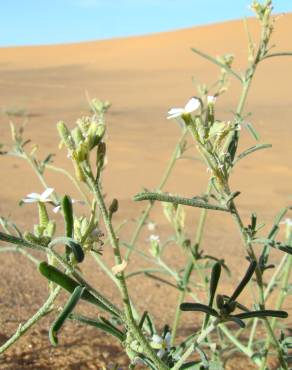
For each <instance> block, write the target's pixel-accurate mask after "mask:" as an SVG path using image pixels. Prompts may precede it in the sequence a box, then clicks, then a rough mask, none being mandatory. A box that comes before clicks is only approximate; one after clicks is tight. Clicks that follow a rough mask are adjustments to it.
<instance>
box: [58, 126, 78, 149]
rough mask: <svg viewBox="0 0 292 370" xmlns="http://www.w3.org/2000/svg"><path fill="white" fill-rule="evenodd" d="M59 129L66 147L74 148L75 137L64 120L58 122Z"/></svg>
mask: <svg viewBox="0 0 292 370" xmlns="http://www.w3.org/2000/svg"><path fill="white" fill-rule="evenodd" d="M57 130H58V132H59V135H60V137H61V139H62V142H64V144H65V145H66V147H67V148H68V149H70V150H74V149H75V144H74V141H73V138H72V136H71V132H70V130H69V129H68V127H67V126H66V125H65V123H64V122H63V121H60V122H58V123H57Z"/></svg>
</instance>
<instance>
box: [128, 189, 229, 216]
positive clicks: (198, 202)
mask: <svg viewBox="0 0 292 370" xmlns="http://www.w3.org/2000/svg"><path fill="white" fill-rule="evenodd" d="M141 200H150V201H155V200H158V201H160V202H168V203H175V204H183V205H185V206H190V207H197V208H205V209H212V210H214V211H223V212H230V210H229V209H228V208H226V207H223V206H219V205H218V206H217V205H213V204H210V203H208V202H205V201H204V200H203V199H202V198H199V197H194V198H183V197H176V196H173V195H168V194H162V193H151V192H147V193H140V194H137V195H135V196H134V201H136V202H137V201H141Z"/></svg>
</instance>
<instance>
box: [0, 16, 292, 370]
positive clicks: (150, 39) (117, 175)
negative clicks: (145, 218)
mask: <svg viewBox="0 0 292 370" xmlns="http://www.w3.org/2000/svg"><path fill="white" fill-rule="evenodd" d="M250 24H251V29H252V32H256V31H257V26H256V25H255V22H254V21H250ZM291 25H292V15H291V14H288V15H286V16H284V17H281V18H280V19H279V20H278V22H277V25H276V32H275V34H274V39H273V42H274V43H275V44H276V45H277V50H289V49H291V40H290V36H289V35H290V34H291ZM245 45H246V36H245V33H244V27H243V24H242V22H238V21H236V22H228V23H225V24H217V25H212V26H207V27H200V28H192V29H187V30H182V31H176V32H171V33H162V34H157V35H152V36H145V37H133V38H128V39H119V40H110V41H102V42H93V43H82V44H74V45H60V46H44V47H43V46H40V47H24V48H22V47H20V48H2V49H0V85H1V89H0V102H1V103H0V104H1V108H2V109H10V110H11V109H21V108H24V109H26V110H27V112H28V113H29V123H28V125H27V127H26V135H27V137H29V138H31V139H32V141H33V142H36V143H38V144H39V147H40V149H39V153H40V156H44V155H45V154H47V153H56V154H57V155H56V157H55V162H56V163H57V164H58V165H61V166H64V167H65V168H70V163H69V161H68V159H67V158H66V154H65V153H64V152H59V151H58V149H57V142H58V140H59V139H58V136H57V133H56V129H55V124H56V122H58V121H59V120H64V121H65V122H66V123H68V125H69V126H71V127H72V125H73V124H74V121H75V120H76V118H78V117H79V116H81V115H83V114H87V113H88V106H87V101H86V94H88V95H89V96H90V97H98V98H100V99H108V100H109V101H111V102H112V108H111V110H110V112H109V115H108V118H107V121H108V122H107V123H108V133H109V138H108V167H107V170H106V172H105V189H106V192H107V194H108V199H111V198H112V197H116V198H118V199H119V201H120V211H119V214H118V215H117V217H116V222H117V223H118V222H119V221H121V220H123V219H125V218H131V217H134V216H136V215H137V213H138V212H140V211H141V210H142V209H143V205H142V204H134V203H133V202H132V200H131V198H132V196H133V195H134V194H136V193H137V192H139V191H140V190H141V188H142V187H143V186H145V187H147V188H149V189H151V188H155V186H156V185H157V184H158V182H159V180H160V177H161V173H162V171H163V170H164V168H165V167H166V164H167V160H168V157H169V156H170V153H171V152H172V150H173V148H174V145H175V143H176V141H177V139H178V136H179V134H180V133H179V129H178V127H177V126H176V124H175V123H174V122H172V121H167V120H166V118H165V117H166V112H167V110H168V108H169V107H172V106H183V105H184V104H185V102H186V101H187V99H188V98H189V97H190V96H193V95H194V94H195V93H196V91H195V86H194V84H193V82H192V79H191V78H192V77H193V78H194V79H195V80H197V81H200V82H207V83H212V82H214V81H215V79H216V77H217V74H218V70H217V68H215V67H214V66H213V65H211V64H208V63H207V62H205V61H203V60H202V59H200V58H199V57H198V56H196V55H195V54H193V53H192V52H191V51H190V47H192V46H194V47H197V48H200V49H202V50H203V51H205V52H208V53H211V54H212V55H220V54H223V53H227V52H228V53H232V54H234V55H235V57H236V60H235V66H236V68H238V69H239V70H240V69H241V70H243V68H244V66H245V58H246V55H247V51H246V47H245ZM291 68H292V60H291V59H289V58H283V59H281V60H280V59H276V58H275V59H273V60H272V59H271V60H268V61H265V62H264V63H263V65H262V66H260V68H259V70H258V74H257V77H256V79H255V81H254V84H253V86H252V89H251V92H250V96H249V100H248V104H247V108H246V113H248V112H249V111H251V112H253V114H252V117H251V118H250V119H251V121H252V122H253V123H254V125H255V127H256V128H257V130H258V131H259V132H260V133H261V136H262V141H263V142H268V143H271V144H272V145H273V148H272V149H270V150H267V151H265V152H261V153H258V154H255V155H254V156H253V157H251V158H249V159H245V160H243V161H242V162H241V163H240V165H238V167H237V169H236V171H235V172H234V174H233V180H232V188H233V190H240V191H241V192H242V195H241V196H240V197H239V199H238V205H239V209H240V212H241V214H242V215H243V218H244V219H245V221H246V222H248V217H249V215H250V213H251V212H252V211H254V212H257V214H258V216H259V219H260V220H262V221H263V222H266V224H267V227H266V229H265V230H268V227H269V226H270V225H271V222H272V220H273V217H274V216H275V214H276V213H277V212H278V211H279V210H280V209H281V208H282V207H283V206H287V205H288V204H290V203H291V196H292V187H291V180H292V163H291V158H292V156H291V154H292V151H291V132H292V129H291V117H292V95H291V88H290V87H291V84H292V74H291ZM239 92H240V89H239V86H238V83H237V81H232V85H231V89H230V93H228V94H226V95H225V96H223V97H222V98H220V99H219V100H218V102H217V103H216V105H217V111H218V116H219V117H224V118H228V117H232V113H231V111H232V110H235V107H236V103H237V100H238V96H239ZM13 120H14V121H15V122H16V123H18V124H20V123H21V122H22V119H20V118H13ZM0 137H1V140H0V141H1V142H4V143H9V140H10V139H9V119H8V118H7V116H5V115H4V114H3V115H2V116H0ZM251 145H253V141H252V139H251V138H250V136H249V134H248V133H247V131H246V130H245V129H243V130H242V143H241V146H242V148H246V147H249V146H251ZM0 166H1V174H2V176H1V202H0V214H1V215H2V216H5V217H11V218H12V219H13V220H14V221H15V222H17V224H18V225H19V226H20V227H21V228H22V229H30V228H31V227H32V225H33V223H34V222H36V216H37V215H36V212H35V209H34V208H33V207H29V206H28V207H23V208H19V207H18V206H17V204H18V200H19V199H21V198H22V197H23V196H24V195H25V194H27V193H29V192H32V191H39V192H40V191H42V188H41V185H40V184H39V183H38V180H37V178H36V177H35V176H34V175H32V174H31V172H30V169H29V167H28V165H27V164H26V163H24V162H21V161H20V160H17V159H15V158H9V159H3V158H0ZM47 180H48V183H49V184H50V185H51V186H52V187H54V188H55V189H56V191H57V192H58V193H60V194H63V193H65V192H66V193H68V192H69V193H70V194H72V196H73V197H75V198H76V197H78V195H77V193H76V191H75V190H74V189H73V188H72V186H71V185H70V184H68V182H67V181H66V180H64V178H63V177H61V176H59V175H56V174H52V173H48V174H47ZM207 180H208V174H207V173H206V171H205V168H204V167H203V165H202V164H200V162H197V161H195V162H194V161H186V160H184V161H180V162H179V163H178V165H177V167H176V168H175V171H174V173H173V175H172V177H171V179H170V180H169V182H168V183H167V186H166V187H165V190H167V191H170V192H173V193H179V194H182V195H186V196H194V195H197V194H201V193H202V192H203V191H204V190H205V187H206V183H207ZM80 212H82V209H80ZM198 215H199V212H198V211H197V210H192V211H188V219H187V225H188V230H189V233H190V234H192V233H194V230H195V227H196V223H197V219H198ZM151 218H152V219H153V220H154V221H156V222H159V228H158V233H159V234H160V235H161V237H162V238H163V237H165V235H166V233H167V231H168V226H167V223H166V221H165V219H164V218H163V217H162V212H161V207H160V206H156V207H155V208H154V211H153V215H152V217H151ZM130 229H131V228H130V227H128V228H126V229H125V231H124V232H123V235H124V237H125V238H126V239H127V238H129V235H130V231H131V230H130ZM148 236H149V235H148V234H147V232H144V234H143V235H142V236H141V238H140V241H139V248H141V249H145V250H147V248H148V246H147V242H146V239H147V237H148ZM205 236H206V237H205V239H204V242H203V247H204V249H205V250H206V251H208V252H211V253H213V254H214V255H216V256H218V257H224V258H225V260H226V262H227V263H228V265H230V266H231V268H232V271H233V278H232V279H227V278H224V286H222V289H225V291H230V289H232V286H233V285H234V283H236V281H237V280H238V276H240V275H239V274H241V273H243V271H244V269H245V268H246V264H243V263H242V261H243V256H244V252H243V249H242V248H241V247H240V239H239V236H238V235H237V230H236V227H235V226H234V225H233V223H232V220H230V218H229V216H228V215H221V214H220V215H218V214H216V215H214V217H212V218H208V220H207V231H206V235H205ZM273 256H274V257H273V258H274V259H275V261H278V260H279V257H280V255H279V254H278V253H274V255H273ZM1 257H2V263H1V265H0V276H1V283H0V293H1V294H0V311H1V318H0V343H2V342H4V341H5V340H6V339H7V338H8V337H9V336H10V335H11V334H12V333H13V332H14V331H15V330H16V328H17V326H18V324H19V323H20V322H23V321H25V320H26V319H27V318H28V317H29V316H30V315H31V314H32V313H33V312H35V310H36V309H37V307H38V305H39V304H41V302H43V300H44V299H45V297H46V293H47V291H46V284H45V282H44V280H43V279H42V278H41V277H40V276H39V275H38V273H37V272H36V271H35V267H34V266H33V265H32V264H31V263H30V262H28V261H27V260H26V259H25V258H24V257H22V256H19V255H14V254H5V256H4V255H1ZM4 257H5V258H4ZM104 258H105V259H106V260H107V261H109V263H110V264H111V263H112V262H111V259H110V250H109V249H108V248H107V249H106V250H105V253H104ZM168 259H169V262H170V263H171V264H173V265H174V266H179V265H180V264H181V263H182V261H183V257H182V256H181V254H180V253H179V252H178V251H177V249H175V248H174V247H172V248H170V251H169V253H168ZM137 263H139V262H138V261H137V259H136V258H133V259H132V260H131V263H130V266H129V269H133V268H134V267H135V266H136V265H137ZM85 264H86V266H87V267H88V270H89V271H90V272H89V273H88V278H89V279H91V281H92V282H93V283H94V284H95V285H96V286H97V287H99V286H103V287H105V286H106V294H107V296H108V297H110V298H112V299H113V300H115V301H117V302H118V299H117V297H116V296H117V294H116V292H115V289H114V287H113V286H112V284H111V283H110V282H109V281H108V280H107V278H105V277H104V275H103V274H102V272H101V271H100V269H99V268H97V267H95V266H96V265H94V263H93V261H91V260H90V259H88V260H87V261H86V262H85ZM84 269H85V268H84ZM36 282H37V283H36ZM130 291H131V294H132V295H133V297H134V301H135V302H136V303H137V306H138V308H139V309H140V310H143V309H148V310H149V311H151V312H153V315H154V317H155V318H156V319H157V317H158V316H161V314H162V319H163V322H171V318H172V316H173V314H174V307H173V304H171V303H172V302H174V301H175V299H176V296H177V293H176V292H175V291H173V290H172V289H171V288H169V289H166V290H164V289H163V290H162V289H161V285H160V284H154V283H153V282H152V281H150V280H149V281H148V280H146V281H145V280H141V279H137V281H136V282H135V283H133V282H131V283H130ZM286 308H287V309H290V310H291V309H292V302H291V301H290V302H288V301H287V302H286ZM84 310H88V308H87V307H84ZM51 320H52V318H49V319H45V320H43V321H42V323H41V324H40V325H38V326H37V327H35V328H34V329H33V330H32V331H31V332H29V333H28V334H27V335H26V336H25V338H23V339H22V340H21V341H20V342H19V343H18V344H16V346H14V347H13V348H12V349H10V350H9V351H8V352H7V354H5V355H4V356H2V357H1V358H0V367H1V369H5V370H8V369H9V370H20V369H56V368H58V369H72V370H73V369H102V366H103V365H106V364H107V366H109V364H115V363H118V364H119V365H120V367H121V368H122V369H124V368H126V360H125V358H124V357H123V356H122V354H121V352H120V349H119V347H118V346H117V345H116V344H115V343H114V342H113V341H112V340H111V339H110V338H108V337H107V336H105V335H103V334H101V333H99V332H96V331H95V330H93V329H88V328H83V327H80V326H78V325H75V324H68V325H66V327H65V329H64V331H63V332H62V335H61V340H60V342H61V344H60V346H59V347H57V348H52V347H51V345H50V343H49V341H48V338H47V328H48V325H49V322H50V321H51ZM290 322H291V321H290ZM192 326H195V320H194V318H193V317H191V316H188V315H187V316H186V318H185V321H184V325H183V328H182V330H181V332H180V334H181V335H184V334H185V333H186V332H187V331H188V330H189V328H190V327H192ZM240 366H241V367H240ZM248 366H249V365H248V364H247V363H246V362H242V361H241V360H239V359H238V358H237V359H236V360H235V361H233V362H232V361H230V363H229V364H228V365H227V367H226V368H228V369H235V368H237V369H239V368H242V369H247V368H248Z"/></svg>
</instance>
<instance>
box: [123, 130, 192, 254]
mask: <svg viewBox="0 0 292 370" xmlns="http://www.w3.org/2000/svg"><path fill="white" fill-rule="evenodd" d="M187 134H188V131H187V130H184V131H183V133H182V135H181V137H180V139H179V141H178V142H177V144H176V146H175V149H174V151H173V153H172V156H171V158H170V160H169V162H168V165H167V168H166V170H165V172H164V174H163V176H162V179H161V181H160V183H159V185H158V187H157V189H156V191H160V190H162V189H163V187H164V185H165V184H166V182H167V180H168V178H169V176H170V174H171V171H172V169H173V167H174V165H175V162H176V161H177V158H178V153H179V150H180V146H181V143H182V142H183V141H184V139H185V138H186V136H187ZM153 206H154V202H150V203H149V204H148V205H147V207H146V208H145V210H144V211H143V214H142V216H141V217H140V219H139V221H138V223H137V226H136V229H135V230H134V233H133V236H132V238H131V240H130V243H129V245H131V246H132V248H131V249H128V251H127V253H126V256H125V259H126V261H127V260H128V259H129V258H130V256H131V254H132V252H133V249H134V247H135V244H136V242H137V240H138V238H139V235H140V232H141V230H142V227H143V225H144V224H145V222H146V220H147V218H148V217H149V214H150V212H151V210H152V208H153Z"/></svg>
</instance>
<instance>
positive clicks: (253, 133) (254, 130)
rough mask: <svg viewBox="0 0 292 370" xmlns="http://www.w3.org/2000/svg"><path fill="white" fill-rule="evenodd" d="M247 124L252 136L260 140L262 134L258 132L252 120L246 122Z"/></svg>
mask: <svg viewBox="0 0 292 370" xmlns="http://www.w3.org/2000/svg"><path fill="white" fill-rule="evenodd" d="M245 125H246V128H247V129H248V131H249V132H250V134H251V136H252V137H253V138H254V139H255V140H256V141H259V140H260V135H259V134H258V132H257V131H256V129H255V128H254V127H253V125H252V124H251V123H250V122H246V123H245Z"/></svg>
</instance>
